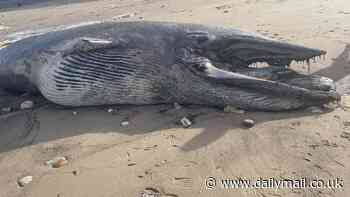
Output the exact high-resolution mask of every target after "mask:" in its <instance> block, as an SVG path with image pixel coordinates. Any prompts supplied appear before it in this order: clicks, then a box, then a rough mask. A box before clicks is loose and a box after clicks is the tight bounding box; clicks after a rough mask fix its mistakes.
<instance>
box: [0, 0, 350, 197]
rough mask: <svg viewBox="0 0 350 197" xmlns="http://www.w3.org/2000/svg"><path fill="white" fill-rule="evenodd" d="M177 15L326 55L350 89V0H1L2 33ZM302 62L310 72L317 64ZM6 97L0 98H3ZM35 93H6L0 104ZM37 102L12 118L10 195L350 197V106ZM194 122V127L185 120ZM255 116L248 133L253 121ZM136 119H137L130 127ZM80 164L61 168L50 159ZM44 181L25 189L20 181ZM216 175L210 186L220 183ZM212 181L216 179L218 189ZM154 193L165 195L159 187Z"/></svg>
mask: <svg viewBox="0 0 350 197" xmlns="http://www.w3.org/2000/svg"><path fill="white" fill-rule="evenodd" d="M104 20H114V21H141V20H147V21H174V22H189V23H201V24H208V25H218V26H227V27H234V28H238V29H243V30H247V31H251V32H258V33H260V34H263V35H265V36H268V37H272V38H275V39H279V40H284V41H288V42H291V43H296V44H301V45H305V46H308V47H313V48H320V49H323V50H326V51H327V52H328V53H327V56H326V58H325V59H321V60H318V61H317V62H311V72H312V73H317V74H320V75H324V76H327V77H330V78H332V79H334V80H335V81H336V82H337V88H338V91H339V92H340V93H341V94H350V85H349V84H350V57H349V56H350V23H349V21H350V3H349V2H348V0H333V1H329V0H309V1H302V0H237V1H229V0H207V1H204V0H186V1H184V0H177V1H170V0H95V1H94V0H88V1H73V0H72V1H69V0H68V1H54V0H52V1H38V2H36V1H20V0H17V1H13V2H10V1H7V2H5V1H0V40H2V39H1V38H5V37H6V36H7V35H10V34H12V33H15V32H23V31H35V30H39V29H43V28H48V27H55V26H59V25H73V24H77V23H82V22H89V21H104ZM292 68H293V69H295V70H298V71H300V72H303V73H307V65H306V64H296V63H295V64H292ZM1 95H2V94H1V92H0V97H1ZM26 99H28V98H27V97H20V98H17V97H16V98H5V97H1V102H0V107H6V105H7V104H8V103H9V102H11V104H13V105H18V104H19V103H21V102H22V101H24V100H26ZM30 99H34V105H35V108H34V109H32V110H19V111H15V112H10V113H3V114H2V115H0V197H22V196H23V197H24V196H25V197H40V196H47V197H49V196H53V197H90V196H91V197H99V196H101V197H102V196H103V197H146V196H147V197H151V196H154V197H158V196H162V197H194V196H220V197H221V196H223V197H224V196H237V197H240V196H249V197H250V196H252V197H282V196H283V197H285V196H287V197H294V196H303V197H309V196H310V197H319V196H321V197H330V196H334V197H346V196H349V195H350V151H349V150H350V113H349V110H350V109H348V108H342V107H339V108H336V109H334V110H325V109H323V111H322V113H314V112H311V111H310V110H301V111H293V112H284V113H265V112H246V113H243V114H238V113H224V112H223V110H222V109H214V108H206V107H199V106H183V107H182V108H181V109H177V110H176V109H174V107H173V106H172V105H157V106H104V107H85V108H63V107H61V106H57V105H54V104H52V103H49V102H45V101H43V100H42V98H30ZM184 116H188V117H191V118H192V120H193V125H192V126H191V127H190V128H182V127H181V125H178V124H176V122H177V121H178V120H179V119H181V118H182V117H184ZM247 118H249V119H253V120H255V122H256V124H255V126H254V127H252V128H249V129H247V128H244V127H243V126H242V121H243V120H244V119H247ZM124 121H128V123H129V124H128V125H122V122H124ZM58 156H63V157H65V158H66V159H67V160H68V163H67V164H66V165H63V166H62V167H60V168H52V167H50V166H48V165H46V164H45V162H46V161H48V160H51V159H53V158H55V157H58ZM25 176H32V178H33V180H32V182H30V183H29V184H26V185H24V187H20V186H19V185H18V180H19V179H20V178H22V177H25ZM209 177H213V178H215V179H216V185H215V188H208V183H207V182H208V178H209ZM259 178H263V179H269V178H274V179H291V180H298V179H302V178H308V179H310V180H314V179H318V180H324V181H328V180H335V179H339V180H342V183H343V184H342V187H340V188H311V187H303V188H224V187H223V186H222V184H221V183H222V181H221V180H223V179H232V180H239V179H251V180H252V181H254V180H257V179H259ZM210 187H212V186H210ZM151 193H154V194H151Z"/></svg>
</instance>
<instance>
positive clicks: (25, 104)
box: [20, 100, 34, 110]
mask: <svg viewBox="0 0 350 197" xmlns="http://www.w3.org/2000/svg"><path fill="white" fill-rule="evenodd" d="M33 107H34V102H33V101H30V100H28V101H24V102H23V103H21V106H20V108H21V109H22V110H24V109H31V108H33Z"/></svg>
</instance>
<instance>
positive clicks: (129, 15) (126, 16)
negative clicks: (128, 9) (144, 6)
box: [113, 13, 135, 20]
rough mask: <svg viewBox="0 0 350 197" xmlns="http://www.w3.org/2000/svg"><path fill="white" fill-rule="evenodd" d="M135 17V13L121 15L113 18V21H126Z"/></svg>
mask: <svg viewBox="0 0 350 197" xmlns="http://www.w3.org/2000/svg"><path fill="white" fill-rule="evenodd" d="M134 15H135V13H126V14H121V15H118V16H115V17H113V20H119V19H126V18H130V17H132V16H134Z"/></svg>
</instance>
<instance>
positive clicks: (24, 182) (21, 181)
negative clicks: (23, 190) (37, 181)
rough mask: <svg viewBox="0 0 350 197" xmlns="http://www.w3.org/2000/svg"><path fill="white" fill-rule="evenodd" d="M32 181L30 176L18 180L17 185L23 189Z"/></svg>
mask: <svg viewBox="0 0 350 197" xmlns="http://www.w3.org/2000/svg"><path fill="white" fill-rule="evenodd" d="M32 181H33V177H32V176H25V177H22V178H20V179H18V181H17V183H18V185H19V186H20V187H24V186H25V185H27V184H29V183H31V182H32Z"/></svg>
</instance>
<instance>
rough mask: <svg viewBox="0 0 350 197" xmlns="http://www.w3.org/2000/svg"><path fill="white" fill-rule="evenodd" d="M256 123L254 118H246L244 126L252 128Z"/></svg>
mask: <svg viewBox="0 0 350 197" xmlns="http://www.w3.org/2000/svg"><path fill="white" fill-rule="evenodd" d="M254 125H255V121H254V120H252V119H245V120H243V126H245V127H247V128H251V127H253V126H254Z"/></svg>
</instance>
